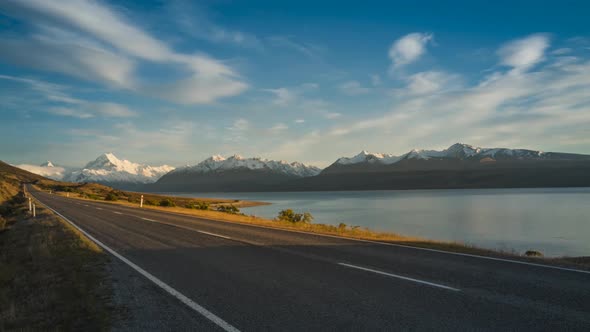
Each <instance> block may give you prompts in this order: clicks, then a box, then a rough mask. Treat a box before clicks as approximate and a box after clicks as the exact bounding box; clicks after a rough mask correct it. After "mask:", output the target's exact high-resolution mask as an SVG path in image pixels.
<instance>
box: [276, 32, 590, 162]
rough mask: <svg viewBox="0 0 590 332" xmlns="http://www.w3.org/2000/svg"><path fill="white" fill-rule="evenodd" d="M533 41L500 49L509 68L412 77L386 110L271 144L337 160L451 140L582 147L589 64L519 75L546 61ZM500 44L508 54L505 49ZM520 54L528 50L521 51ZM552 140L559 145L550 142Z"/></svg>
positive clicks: (548, 66) (552, 64)
mask: <svg viewBox="0 0 590 332" xmlns="http://www.w3.org/2000/svg"><path fill="white" fill-rule="evenodd" d="M537 37H538V36H537V35H534V36H531V37H530V38H524V39H519V40H516V41H513V42H510V43H507V44H506V45H503V46H501V47H500V48H499V51H498V52H499V53H502V54H504V55H505V57H502V58H501V59H500V62H499V64H507V63H511V64H512V65H511V66H510V68H508V69H507V70H498V71H496V72H493V73H491V74H489V75H488V76H486V77H484V78H482V79H480V80H479V81H477V82H474V83H472V84H471V85H466V86H465V85H459V84H457V85H455V88H453V89H448V88H447V83H444V84H443V83H442V82H448V80H449V77H450V78H452V77H454V76H456V75H455V74H449V73H443V72H424V73H418V74H415V75H411V76H410V78H409V79H408V81H407V83H408V84H407V85H406V86H405V87H404V88H400V89H399V90H398V92H399V93H398V94H396V95H395V98H396V106H395V107H394V108H393V109H391V110H390V111H389V112H385V113H378V115H376V116H372V117H366V116H363V117H362V118H358V117H357V118H355V119H354V120H352V121H350V122H342V121H340V122H338V123H337V124H335V125H334V126H332V127H331V128H329V129H327V130H322V131H321V132H320V131H316V130H312V131H310V132H308V133H307V134H304V135H302V136H301V137H300V138H298V139H295V140H292V141H290V142H287V143H284V144H282V145H281V146H278V147H277V149H276V153H281V152H280V151H284V150H286V149H287V150H290V151H292V152H293V153H300V154H299V157H300V158H302V157H304V156H305V154H309V153H314V152H315V153H318V151H319V150H318V149H321V148H322V147H324V148H325V147H326V146H330V151H332V152H331V153H332V157H333V158H336V157H338V156H339V155H342V154H343V153H344V152H346V151H350V149H351V148H354V147H358V148H369V149H372V150H380V151H381V152H389V153H403V152H404V151H406V150H408V149H411V148H420V147H432V148H442V147H444V146H445V145H449V144H452V143H454V142H456V141H465V142H470V143H472V144H476V145H484V146H512V147H525V148H526V147H530V148H543V147H546V146H555V145H556V144H585V143H580V142H581V140H579V139H575V138H576V137H578V138H579V137H585V136H587V134H588V130H587V128H589V127H590V97H589V96H588V94H587V93H586V91H588V90H590V76H588V75H587V73H588V72H590V61H585V60H581V59H574V60H572V59H571V58H570V61H567V62H562V61H560V59H553V60H552V61H546V62H545V63H544V64H543V65H541V66H540V68H537V69H536V70H535V71H534V72H532V71H526V70H524V69H526V68H530V67H531V66H532V65H535V64H537V65H539V64H540V63H541V60H542V59H545V52H546V51H547V46H545V45H544V42H542V41H539V40H537V41H535V38H537ZM523 41H527V42H523ZM507 45H508V46H509V49H511V50H512V52H507V51H506V46H507ZM523 49H524V50H527V51H523V52H521V51H522V50H523ZM500 50H501V51H500ZM504 52H506V53H504ZM515 68H518V69H519V70H516V71H515V70H514V69H515ZM396 137H400V138H402V137H403V140H396V139H395V138H396ZM556 137H563V138H564V140H563V141H559V142H555V138H556ZM582 141H583V140H582ZM567 142H571V143H567ZM359 144H360V145H359ZM339 151H340V152H339Z"/></svg>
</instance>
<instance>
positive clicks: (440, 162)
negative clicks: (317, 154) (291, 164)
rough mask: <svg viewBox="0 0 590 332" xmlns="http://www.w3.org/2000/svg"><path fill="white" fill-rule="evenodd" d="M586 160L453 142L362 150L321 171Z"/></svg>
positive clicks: (467, 167)
mask: <svg viewBox="0 0 590 332" xmlns="http://www.w3.org/2000/svg"><path fill="white" fill-rule="evenodd" d="M582 160H590V156H587V155H579V154H569V153H557V152H543V151H535V150H526V149H506V148H481V147H475V146H472V145H468V144H462V143H456V144H453V145H451V146H450V147H448V148H446V149H444V150H440V151H439V150H411V151H409V152H407V153H404V154H402V155H400V156H395V155H391V154H382V153H369V152H366V151H362V152H361V153H359V154H357V155H356V156H354V157H348V158H347V157H342V158H339V159H338V160H336V161H335V162H334V163H333V164H332V165H330V166H328V167H326V168H325V169H324V170H323V171H322V172H321V174H324V175H325V174H333V173H350V172H353V173H359V172H388V171H424V170H457V169H479V168H490V167H503V168H511V167H523V166H530V165H532V164H535V165H539V166H543V167H544V166H548V165H554V164H555V163H560V162H561V163H563V162H571V161H578V162H579V161H582Z"/></svg>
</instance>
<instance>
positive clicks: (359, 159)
mask: <svg viewBox="0 0 590 332" xmlns="http://www.w3.org/2000/svg"><path fill="white" fill-rule="evenodd" d="M400 159H401V157H399V156H394V155H392V154H383V153H370V152H367V151H364V150H363V151H361V153H359V154H357V155H356V156H354V157H350V158H347V157H342V158H340V159H338V160H336V164H340V165H352V164H358V163H369V164H373V163H381V164H386V165H389V164H393V163H395V162H397V161H399V160H400Z"/></svg>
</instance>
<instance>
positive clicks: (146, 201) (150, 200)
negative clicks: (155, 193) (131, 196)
mask: <svg viewBox="0 0 590 332" xmlns="http://www.w3.org/2000/svg"><path fill="white" fill-rule="evenodd" d="M143 204H145V205H153V206H158V202H157V201H154V200H153V199H146V200H145V201H144V202H143Z"/></svg>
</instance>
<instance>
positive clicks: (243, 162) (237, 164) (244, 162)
mask: <svg viewBox="0 0 590 332" xmlns="http://www.w3.org/2000/svg"><path fill="white" fill-rule="evenodd" d="M236 169H249V170H267V171H272V172H276V173H281V174H285V175H289V176H295V177H307V176H314V175H317V174H319V173H320V171H321V170H320V169H319V168H317V167H315V166H308V165H305V164H303V163H299V162H292V163H288V162H286V161H282V160H281V161H275V160H268V159H262V158H244V157H242V156H240V155H233V156H231V157H228V158H224V157H222V156H220V155H215V156H211V157H209V158H207V159H205V160H203V161H202V162H200V163H198V164H196V165H194V166H187V167H183V168H179V169H177V170H176V171H175V172H185V173H209V172H214V171H227V170H236Z"/></svg>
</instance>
